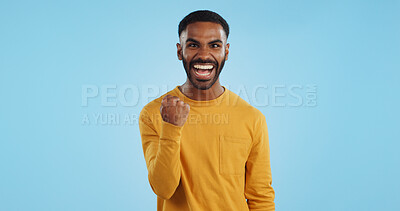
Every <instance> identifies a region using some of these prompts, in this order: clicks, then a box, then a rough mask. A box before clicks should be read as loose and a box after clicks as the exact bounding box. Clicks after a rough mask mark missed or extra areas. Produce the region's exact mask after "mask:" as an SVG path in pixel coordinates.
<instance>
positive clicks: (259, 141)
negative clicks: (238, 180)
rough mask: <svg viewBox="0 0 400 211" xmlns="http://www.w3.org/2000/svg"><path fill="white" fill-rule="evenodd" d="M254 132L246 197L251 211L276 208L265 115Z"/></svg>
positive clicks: (247, 167)
mask: <svg viewBox="0 0 400 211" xmlns="http://www.w3.org/2000/svg"><path fill="white" fill-rule="evenodd" d="M254 132H255V134H254V136H253V137H254V140H253V144H252V148H251V151H250V155H249V158H248V160H247V162H246V187H245V197H246V198H247V204H248V206H249V209H250V210H251V211H256V210H263V211H270V210H275V203H274V199H275V192H274V189H273V188H272V186H271V184H272V176H271V165H270V155H269V140H268V129H267V123H266V121H265V117H264V115H262V117H260V120H259V121H258V122H257V123H256V125H255V129H254Z"/></svg>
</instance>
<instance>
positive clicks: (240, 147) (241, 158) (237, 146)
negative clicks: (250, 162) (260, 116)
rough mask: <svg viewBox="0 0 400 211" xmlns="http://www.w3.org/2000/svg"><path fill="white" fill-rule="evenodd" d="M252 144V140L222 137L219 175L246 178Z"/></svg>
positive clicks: (220, 140)
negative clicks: (246, 167)
mask: <svg viewBox="0 0 400 211" xmlns="http://www.w3.org/2000/svg"><path fill="white" fill-rule="evenodd" d="M250 144H251V140H250V139H246V138H236V137H229V136H220V137H219V173H220V174H223V175H241V176H244V174H245V166H246V161H247V157H248V155H249V147H250Z"/></svg>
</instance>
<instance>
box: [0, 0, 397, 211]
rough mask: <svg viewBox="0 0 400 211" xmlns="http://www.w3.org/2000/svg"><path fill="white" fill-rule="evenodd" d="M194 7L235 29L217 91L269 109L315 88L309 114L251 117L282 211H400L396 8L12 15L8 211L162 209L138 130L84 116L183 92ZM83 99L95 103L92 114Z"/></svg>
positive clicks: (2, 88) (164, 6)
mask: <svg viewBox="0 0 400 211" xmlns="http://www.w3.org/2000/svg"><path fill="white" fill-rule="evenodd" d="M197 9H211V10H214V11H217V12H218V13H220V14H221V15H222V16H223V17H224V18H226V20H227V21H228V23H229V24H230V27H231V35H230V37H229V42H230V43H231V49H230V57H229V60H228V61H227V62H226V64H225V68H224V70H223V72H222V74H221V76H220V78H221V83H222V84H223V85H227V86H228V85H229V86H230V88H231V90H232V91H234V92H236V91H237V90H240V87H245V88H246V90H248V91H249V92H252V90H253V91H254V89H255V87H256V86H257V85H262V86H267V87H268V88H267V89H263V91H260V92H258V95H259V96H258V98H262V97H264V98H265V97H266V96H267V97H271V96H272V87H273V86H283V88H282V89H281V90H283V92H286V91H287V90H288V87H290V86H292V85H299V86H301V87H302V88H299V89H298V90H297V92H298V93H299V95H300V96H301V97H302V98H303V99H304V98H306V91H307V90H306V88H305V87H306V86H307V85H309V84H312V85H313V86H316V87H317V92H316V95H317V104H316V105H315V106H306V105H304V104H302V105H300V106H289V105H284V106H278V105H277V104H272V103H271V104H269V105H268V106H258V107H257V108H258V109H260V110H261V111H262V112H263V113H264V114H265V116H266V117H267V123H268V129H269V137H270V147H271V165H272V173H273V175H272V176H273V187H274V189H275V191H276V199H275V202H276V206H277V210H307V211H310V210H400V204H399V203H398V202H399V200H400V193H399V189H400V182H399V178H400V169H399V167H400V156H399V147H400V144H399V140H400V136H399V129H400V128H399V125H400V124H399V118H400V116H399V108H398V106H399V95H398V91H399V88H400V86H399V79H400V77H399V76H400V74H399V70H400V62H399V58H400V21H399V20H400V12H399V11H400V2H399V1H390V0H387V1H378V0H376V1H361V0H355V1H344V0H340V1H317V0H315V1H247V2H244V1H236V2H216V1H197V2H190V1H174V2H173V1H168V2H167V1H159V2H155V1H147V2H145V1H136V2H135V1H74V0H69V1H3V2H2V6H1V7H0V20H1V21H0V30H1V34H0V48H1V51H0V92H1V104H0V108H1V110H0V111H1V116H0V119H1V138H0V139H1V141H0V169H1V179H0V210H10V211H11V210H121V211H123V210H155V209H156V196H155V195H154V193H153V192H152V191H151V188H150V186H149V184H148V181H147V170H146V165H145V161H144V157H143V152H142V148H141V140H140V136H139V129H138V126H137V123H134V124H128V125H126V124H116V125H115V124H94V123H91V124H89V125H85V124H83V123H82V118H83V116H84V115H85V114H88V115H89V116H90V115H93V114H103V115H107V114H118V115H121V116H123V115H125V114H132V115H133V116H135V115H136V116H137V115H138V114H139V112H140V110H141V108H142V107H143V106H144V105H145V104H146V103H147V102H148V101H147V100H146V99H142V97H143V96H144V98H145V97H146V96H147V95H144V94H141V96H142V97H141V98H140V99H139V98H138V103H137V104H136V105H135V106H123V105H121V103H118V98H110V100H109V101H114V102H115V103H116V105H114V106H105V105H104V103H102V102H101V98H102V96H104V94H102V93H101V88H103V87H105V86H108V85H112V86H116V89H114V90H113V89H111V90H109V92H110V93H116V92H118V90H121V89H122V88H121V87H123V86H124V85H131V86H132V85H133V86H135V87H137V88H138V90H139V93H142V92H143V90H146V89H147V88H145V87H148V86H150V87H154V86H155V87H166V88H162V89H161V88H160V90H159V91H156V92H153V95H154V96H160V95H161V94H162V93H163V92H164V91H167V90H169V89H172V88H174V87H175V86H176V85H180V84H182V83H184V81H185V79H186V75H185V73H184V70H183V68H182V64H181V62H180V61H178V60H177V57H176V46H175V44H176V42H178V36H177V25H178V23H179V21H180V20H181V19H182V18H183V17H184V16H185V15H186V14H188V13H189V12H191V11H193V10H197ZM85 85H92V86H95V87H98V89H99V94H98V95H97V97H93V98H90V99H89V101H88V105H87V106H83V105H82V87H83V86H85ZM396 93H397V94H396ZM244 95H245V94H244ZM249 95H250V94H249ZM127 96H128V97H131V98H132V99H134V98H135V96H137V93H136V94H135V93H134V92H132V93H131V94H129V93H128V94H127ZM241 96H243V95H241ZM249 98H250V99H248V100H249V101H251V100H252V97H249ZM153 99H154V98H153ZM281 100H282V102H286V101H287V102H289V101H293V98H291V97H290V96H288V95H286V96H284V97H282V98H281ZM250 103H252V104H254V102H250Z"/></svg>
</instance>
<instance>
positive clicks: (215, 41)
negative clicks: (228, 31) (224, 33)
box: [186, 38, 223, 44]
mask: <svg viewBox="0 0 400 211" xmlns="http://www.w3.org/2000/svg"><path fill="white" fill-rule="evenodd" d="M186 42H194V43H197V44H200V42H199V41H197V40H195V39H193V38H188V39H187V40H186ZM212 43H221V44H222V43H223V42H222V41H221V40H219V39H216V40H213V41H211V42H209V43H208V44H212Z"/></svg>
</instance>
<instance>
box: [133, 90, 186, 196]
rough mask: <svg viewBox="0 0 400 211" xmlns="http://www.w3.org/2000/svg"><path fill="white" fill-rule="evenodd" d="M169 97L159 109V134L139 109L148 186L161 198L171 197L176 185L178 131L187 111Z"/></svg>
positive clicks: (178, 152)
mask: <svg viewBox="0 0 400 211" xmlns="http://www.w3.org/2000/svg"><path fill="white" fill-rule="evenodd" d="M170 98H171V96H166V98H164V99H163V102H162V105H161V108H160V112H161V116H162V117H163V121H162V123H161V130H160V133H159V134H158V133H157V131H156V129H155V127H154V124H153V122H152V120H151V118H150V116H149V113H148V112H147V110H146V109H143V110H142V112H141V113H140V117H139V129H140V134H141V138H142V146H143V153H144V157H145V160H146V165H147V170H148V178H149V182H150V186H151V188H152V189H153V191H154V193H155V194H156V195H157V196H158V197H160V198H163V199H170V198H171V197H172V195H173V194H174V192H175V190H176V188H177V187H178V185H179V180H180V177H181V166H180V165H181V164H180V139H181V131H182V127H183V124H184V123H185V121H186V118H187V114H188V112H189V108H188V105H187V104H184V103H183V102H181V103H179V102H177V100H171V99H170ZM173 99H176V98H173ZM178 101H179V100H178ZM186 111H187V112H186ZM153 115H154V114H153ZM182 118H183V119H182ZM153 119H154V118H153ZM164 120H166V121H164Z"/></svg>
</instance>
